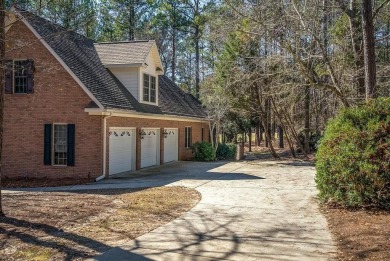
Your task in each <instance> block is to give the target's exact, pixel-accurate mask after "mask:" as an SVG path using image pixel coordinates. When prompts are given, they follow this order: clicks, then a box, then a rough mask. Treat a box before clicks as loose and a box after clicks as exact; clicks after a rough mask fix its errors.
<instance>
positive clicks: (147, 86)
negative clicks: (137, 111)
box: [143, 73, 157, 103]
mask: <svg viewBox="0 0 390 261" xmlns="http://www.w3.org/2000/svg"><path fill="white" fill-rule="evenodd" d="M156 90H157V80H156V77H154V76H151V75H148V74H146V73H145V74H144V86H143V101H145V102H153V103H155V102H156Z"/></svg>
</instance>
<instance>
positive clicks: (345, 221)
mask: <svg viewBox="0 0 390 261" xmlns="http://www.w3.org/2000/svg"><path fill="white" fill-rule="evenodd" d="M322 210H323V213H324V214H325V216H326V218H327V220H328V223H329V228H330V230H331V232H332V234H333V236H334V239H335V242H336V243H337V246H338V250H339V252H338V259H339V260H343V261H344V260H370V261H371V260H372V261H379V260H390V225H389V224H390V212H386V211H367V210H357V211H349V210H345V209H337V208H328V207H325V206H324V207H323V208H322Z"/></svg>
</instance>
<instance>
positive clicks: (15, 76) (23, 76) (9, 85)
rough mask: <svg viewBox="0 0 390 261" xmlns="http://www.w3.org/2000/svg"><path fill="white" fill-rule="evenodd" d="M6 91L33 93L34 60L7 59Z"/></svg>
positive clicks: (5, 71)
mask: <svg viewBox="0 0 390 261" xmlns="http://www.w3.org/2000/svg"><path fill="white" fill-rule="evenodd" d="M4 74H5V75H4V76H5V93H32V92H33V88H34V61H32V60H7V61H5V68H4Z"/></svg>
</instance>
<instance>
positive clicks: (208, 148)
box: [191, 142, 215, 161]
mask: <svg viewBox="0 0 390 261" xmlns="http://www.w3.org/2000/svg"><path fill="white" fill-rule="evenodd" d="M191 149H192V155H193V158H194V160H197V161H213V160H215V152H214V148H213V146H212V145H211V143H209V142H196V143H194V144H192V147H191Z"/></svg>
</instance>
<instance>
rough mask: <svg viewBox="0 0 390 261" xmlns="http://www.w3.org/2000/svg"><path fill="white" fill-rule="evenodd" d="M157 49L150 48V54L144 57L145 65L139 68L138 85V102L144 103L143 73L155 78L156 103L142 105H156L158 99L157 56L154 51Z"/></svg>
mask: <svg viewBox="0 0 390 261" xmlns="http://www.w3.org/2000/svg"><path fill="white" fill-rule="evenodd" d="M156 50H157V49H156V48H152V50H151V51H150V53H149V54H148V56H147V57H146V59H145V63H146V65H147V66H146V65H145V66H143V67H141V72H140V79H141V81H140V85H139V93H140V100H139V101H140V102H144V101H143V90H144V89H143V75H144V73H146V74H149V75H152V76H154V77H156V86H157V88H156V103H149V102H144V103H148V104H156V105H158V98H159V82H158V74H157V71H156V66H157V64H156V55H158V52H157V51H156Z"/></svg>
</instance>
